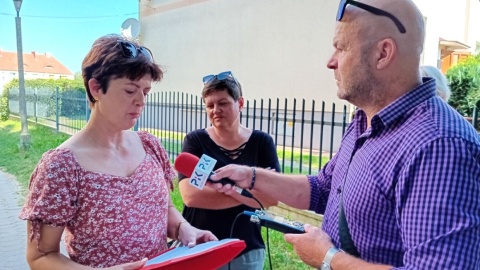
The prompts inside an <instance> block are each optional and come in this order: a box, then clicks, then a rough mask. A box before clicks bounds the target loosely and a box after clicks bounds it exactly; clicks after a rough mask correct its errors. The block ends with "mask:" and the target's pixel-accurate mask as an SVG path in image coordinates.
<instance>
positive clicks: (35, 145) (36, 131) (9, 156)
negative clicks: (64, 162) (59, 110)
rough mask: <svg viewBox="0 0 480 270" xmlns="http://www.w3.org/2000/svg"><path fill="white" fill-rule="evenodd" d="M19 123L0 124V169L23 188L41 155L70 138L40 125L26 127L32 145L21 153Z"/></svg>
mask: <svg viewBox="0 0 480 270" xmlns="http://www.w3.org/2000/svg"><path fill="white" fill-rule="evenodd" d="M20 129H21V126H20V122H19V121H14V120H8V121H5V122H0V142H1V147H0V168H1V169H2V170H4V171H6V172H8V173H10V174H13V175H15V176H16V177H17V180H18V181H19V182H20V184H21V185H22V186H23V187H27V185H28V181H29V179H30V175H31V173H32V171H33V169H34V168H35V166H36V165H37V163H38V161H39V160H40V158H41V157H42V154H43V153H44V152H45V151H47V150H49V149H52V148H55V147H57V146H58V145H60V144H61V143H62V142H64V141H65V140H66V139H68V138H69V137H70V136H69V135H65V134H63V133H57V132H55V131H53V130H52V129H51V128H48V127H44V126H41V125H34V124H30V123H29V125H28V132H29V134H30V136H31V142H32V145H31V147H30V148H29V149H27V150H25V151H21V150H20V149H19V146H18V145H19V142H20Z"/></svg>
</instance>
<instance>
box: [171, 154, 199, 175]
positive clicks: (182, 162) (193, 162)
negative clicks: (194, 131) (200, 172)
mask: <svg viewBox="0 0 480 270" xmlns="http://www.w3.org/2000/svg"><path fill="white" fill-rule="evenodd" d="M198 161H200V158H199V157H197V156H195V155H193V154H190V153H187V152H182V153H180V154H179V155H178V157H177V158H176V159H175V162H174V164H173V166H174V167H175V170H177V172H179V173H181V174H183V175H185V176H187V177H190V176H192V173H193V171H194V170H195V166H197V163H198Z"/></svg>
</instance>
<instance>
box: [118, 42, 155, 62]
mask: <svg viewBox="0 0 480 270" xmlns="http://www.w3.org/2000/svg"><path fill="white" fill-rule="evenodd" d="M118 44H120V46H121V47H122V52H123V55H124V56H125V57H128V58H136V57H137V56H138V55H139V54H142V55H144V56H145V57H146V58H147V59H149V60H150V61H152V62H153V55H152V52H151V51H150V50H149V49H148V48H146V47H143V46H138V47H137V45H135V44H134V43H132V42H130V41H126V40H119V41H118Z"/></svg>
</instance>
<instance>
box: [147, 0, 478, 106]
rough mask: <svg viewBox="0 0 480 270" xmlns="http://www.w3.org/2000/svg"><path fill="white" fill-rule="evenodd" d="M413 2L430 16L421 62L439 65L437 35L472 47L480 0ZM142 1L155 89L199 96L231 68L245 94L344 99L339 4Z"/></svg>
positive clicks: (311, 0)
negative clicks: (337, 47) (207, 80)
mask: <svg viewBox="0 0 480 270" xmlns="http://www.w3.org/2000/svg"><path fill="white" fill-rule="evenodd" d="M415 2H416V3H417V5H418V6H419V8H420V9H421V10H422V12H423V14H424V15H425V17H426V19H427V36H426V43H425V52H424V55H423V59H422V63H421V64H428V65H437V60H438V56H439V53H438V42H439V39H440V38H443V39H449V40H457V41H460V42H462V43H466V44H468V45H469V46H471V47H472V51H474V50H475V46H476V42H477V41H478V40H480V31H479V28H480V23H479V20H480V3H479V2H478V1H477V0H415ZM139 5H140V6H139V7H140V22H141V25H142V33H141V36H140V41H141V42H142V43H144V44H145V45H146V46H148V47H150V48H151V49H152V50H153V52H154V54H155V59H156V60H157V62H158V63H160V64H161V65H163V66H164V67H165V69H166V74H165V78H164V81H163V82H162V83H161V84H160V85H156V86H154V91H159V90H162V91H183V92H187V93H193V94H198V93H200V91H201V88H202V86H203V84H202V82H201V79H202V77H203V76H204V75H207V74H212V73H215V74H216V73H219V72H222V71H225V70H232V71H233V72H234V74H235V75H236V76H237V77H238V79H239V81H240V82H241V83H242V86H243V89H244V95H245V96H246V97H247V98H256V99H259V98H264V99H266V98H276V97H280V98H289V99H292V98H297V99H301V98H305V99H307V100H310V99H316V100H319V101H320V100H323V101H326V102H327V104H328V103H329V102H336V103H337V104H346V103H343V102H342V101H340V100H338V99H337V97H336V89H337V87H336V85H335V81H334V79H333V72H332V71H331V70H328V69H327V68H326V62H327V60H328V58H329V57H330V55H331V53H332V52H333V48H332V45H331V44H332V38H333V33H334V27H335V15H336V11H337V7H338V1H332V0H141V1H140V3H139ZM433 7H434V8H433ZM468 8H470V12H467V9H468ZM467 15H468V16H467ZM467 25H468V30H467V28H466V26H467Z"/></svg>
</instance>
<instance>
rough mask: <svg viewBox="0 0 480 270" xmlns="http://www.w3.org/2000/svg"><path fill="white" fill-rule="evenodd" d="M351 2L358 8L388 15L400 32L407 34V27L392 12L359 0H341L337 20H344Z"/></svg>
mask: <svg viewBox="0 0 480 270" xmlns="http://www.w3.org/2000/svg"><path fill="white" fill-rule="evenodd" d="M349 4H350V5H352V6H356V7H358V8H361V9H363V10H366V11H368V12H370V13H373V14H375V15H378V16H385V17H388V18H390V20H392V21H393V22H394V23H395V25H396V26H397V28H398V30H399V31H400V33H402V34H405V33H406V32H407V30H405V27H404V26H403V24H402V23H401V22H400V21H399V20H398V19H397V18H396V17H395V16H393V15H392V14H390V13H388V12H386V11H385V10H381V9H379V8H376V7H372V6H370V5H367V4H364V3H360V2H357V1H354V0H341V1H340V5H339V6H338V12H337V21H341V20H342V18H343V14H344V13H345V8H346V7H347V5H349Z"/></svg>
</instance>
